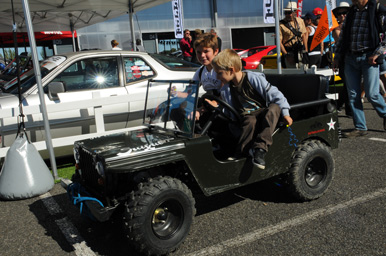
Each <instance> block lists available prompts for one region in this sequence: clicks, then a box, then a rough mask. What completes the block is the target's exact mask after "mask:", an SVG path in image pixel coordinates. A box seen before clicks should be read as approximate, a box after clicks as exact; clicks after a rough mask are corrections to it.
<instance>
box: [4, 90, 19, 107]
mask: <svg viewBox="0 0 386 256" xmlns="http://www.w3.org/2000/svg"><path fill="white" fill-rule="evenodd" d="M18 105H19V98H18V97H17V95H14V94H10V93H0V108H1V109H5V108H14V107H17V106H18Z"/></svg>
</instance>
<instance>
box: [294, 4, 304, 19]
mask: <svg viewBox="0 0 386 256" xmlns="http://www.w3.org/2000/svg"><path fill="white" fill-rule="evenodd" d="M302 11H303V0H298V10H297V11H296V16H297V17H301V16H302Z"/></svg>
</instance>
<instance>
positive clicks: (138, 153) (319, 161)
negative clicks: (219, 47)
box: [68, 75, 339, 255]
mask: <svg viewBox="0 0 386 256" xmlns="http://www.w3.org/2000/svg"><path fill="white" fill-rule="evenodd" d="M325 79H326V78H325V77H323V76H318V75H267V80H268V81H270V82H271V83H272V84H273V85H275V86H278V87H279V89H280V90H281V91H282V92H283V94H284V95H285V96H286V97H287V100H288V102H289V103H290V104H291V111H290V113H291V116H292V118H293V119H294V123H293V125H292V126H291V127H286V126H285V125H283V124H280V125H278V126H277V128H276V131H275V133H274V135H273V140H274V143H273V145H272V146H271V147H270V148H269V151H268V153H267V155H266V158H265V160H266V169H265V170H260V169H258V168H257V167H256V166H254V164H253V163H252V161H251V158H250V157H238V158H235V157H234V156H233V155H232V150H225V149H224V148H223V147H222V144H221V143H217V142H216V141H219V139H218V138H214V135H213V134H214V133H211V132H210V130H211V127H210V126H211V124H212V121H213V120H214V121H213V122H216V117H218V116H221V115H223V113H224V112H223V111H222V110H218V109H214V110H212V116H211V118H209V121H208V123H207V125H206V126H205V127H204V128H203V129H202V131H204V132H201V133H198V132H197V130H196V131H195V120H194V118H191V117H189V114H190V113H192V112H193V113H194V112H195V110H196V106H197V101H198V95H199V91H198V85H197V84H196V83H192V82H190V81H168V82H169V83H170V90H169V92H173V91H176V92H175V94H174V95H177V96H174V97H173V93H166V94H165V95H164V96H166V97H164V96H162V97H161V96H160V95H156V96H155V95H152V92H151V90H152V88H154V87H155V86H156V84H157V83H160V82H165V81H150V82H149V85H148V94H147V101H146V106H145V111H144V123H145V126H141V127H138V129H133V130H131V131H127V132H123V133H118V134H113V135H109V136H103V137H98V138H94V139H88V140H83V141H78V142H76V143H75V146H74V152H75V159H76V162H77V170H76V174H75V175H74V177H73V179H72V181H73V183H72V184H71V185H70V186H69V187H68V189H69V192H70V194H71V195H72V200H73V201H74V202H75V201H77V202H78V203H79V202H82V203H84V204H85V205H84V207H86V206H87V208H88V211H89V213H90V215H92V217H93V218H95V219H97V220H99V221H106V220H108V219H109V218H110V217H111V215H112V213H113V212H115V211H116V209H117V208H120V207H122V208H124V210H123V211H124V213H123V219H124V222H125V230H126V232H127V235H128V238H129V243H130V244H131V245H133V246H134V247H135V248H136V249H137V250H138V251H140V252H142V253H144V254H148V255H162V254H166V253H169V252H171V251H173V250H175V249H176V248H177V247H178V246H179V244H180V243H181V242H182V241H183V240H184V239H185V237H186V236H187V234H188V232H189V228H190V225H191V223H192V218H193V216H194V214H195V199H194V197H195V195H196V194H198V193H200V194H204V195H205V196H211V195H214V194H217V193H220V192H224V191H226V190H230V189H234V188H237V187H240V186H244V185H247V184H251V183H256V182H258V181H262V180H265V179H268V178H271V177H274V176H279V175H281V176H283V177H285V179H286V181H287V187H288V189H289V190H290V191H291V192H292V194H293V195H294V196H295V197H296V198H297V199H299V200H302V201H307V200H312V199H316V198H318V197H320V196H321V195H323V194H324V193H325V192H326V190H327V188H328V187H329V185H330V183H331V181H332V179H333V173H334V168H335V167H334V160H333V157H332V154H331V149H334V148H337V147H338V141H339V131H338V116H337V113H336V110H335V108H334V105H333V102H332V100H330V99H327V98H326V97H325V94H324V92H325V87H324V85H325V84H327V83H326V80H325ZM174 84H179V85H180V86H177V87H178V89H177V90H176V89H175V87H174ZM180 92H181V93H185V94H184V95H185V96H184V97H181V98H178V95H179V94H178V93H180ZM186 94H187V95H188V96H186ZM177 98H178V99H177ZM184 101H188V102H184ZM182 102H184V103H182ZM220 105H221V104H220ZM161 109H162V110H161ZM173 116H174V117H176V118H177V119H178V118H179V119H178V120H177V119H175V118H173ZM220 140H224V137H221V139H220ZM256 186H258V183H257V184H256ZM79 195H80V196H79ZM83 196H87V199H85V197H83ZM74 199H75V200H74ZM82 207H83V206H82Z"/></svg>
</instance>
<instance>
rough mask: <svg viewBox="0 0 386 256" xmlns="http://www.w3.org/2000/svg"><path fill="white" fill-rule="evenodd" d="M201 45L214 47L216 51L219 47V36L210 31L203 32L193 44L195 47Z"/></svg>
mask: <svg viewBox="0 0 386 256" xmlns="http://www.w3.org/2000/svg"><path fill="white" fill-rule="evenodd" d="M199 46H202V47H207V48H212V49H213V51H214V52H215V51H216V50H217V49H218V44H217V38H216V37H215V36H214V35H212V34H209V33H204V34H201V35H200V36H198V37H197V39H196V40H195V41H194V45H193V47H194V49H197V47H199Z"/></svg>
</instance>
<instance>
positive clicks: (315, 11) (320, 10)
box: [312, 7, 323, 16]
mask: <svg viewBox="0 0 386 256" xmlns="http://www.w3.org/2000/svg"><path fill="white" fill-rule="evenodd" d="M312 13H313V14H314V15H316V16H318V15H322V13H323V10H322V9H321V8H319V7H316V8H315V9H314V10H313V11H312Z"/></svg>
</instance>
